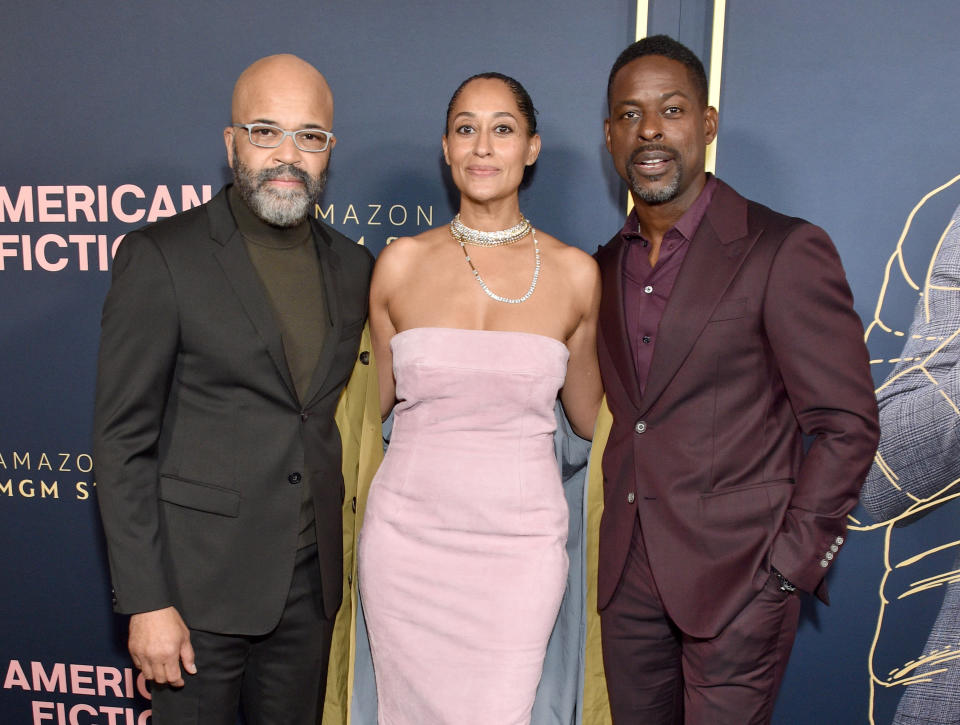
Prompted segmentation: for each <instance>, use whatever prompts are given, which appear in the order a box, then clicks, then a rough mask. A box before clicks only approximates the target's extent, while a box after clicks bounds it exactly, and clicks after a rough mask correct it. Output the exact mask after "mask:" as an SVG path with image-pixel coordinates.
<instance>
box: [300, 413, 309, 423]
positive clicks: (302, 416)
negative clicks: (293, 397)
mask: <svg viewBox="0 0 960 725" xmlns="http://www.w3.org/2000/svg"><path fill="white" fill-rule="evenodd" d="M309 417H310V414H309V413H308V412H307V411H305V410H301V411H300V420H302V421H303V422H304V423H306V422H307V418H309Z"/></svg>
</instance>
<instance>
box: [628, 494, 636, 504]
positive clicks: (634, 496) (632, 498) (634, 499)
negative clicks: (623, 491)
mask: <svg viewBox="0 0 960 725" xmlns="http://www.w3.org/2000/svg"><path fill="white" fill-rule="evenodd" d="M636 500H637V497H636V494H634V492H633V491H631V492H630V493H628V494H627V503H633V502H634V501H636Z"/></svg>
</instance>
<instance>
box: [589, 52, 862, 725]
mask: <svg viewBox="0 0 960 725" xmlns="http://www.w3.org/2000/svg"><path fill="white" fill-rule="evenodd" d="M607 95H608V102H609V111H610V117H609V118H608V119H607V120H606V121H605V123H604V128H605V132H606V142H607V149H608V150H609V151H610V154H611V156H612V157H613V162H614V165H615V166H616V169H617V172H618V173H619V174H620V176H621V177H622V178H623V179H624V180H625V181H626V182H627V184H628V185H629V187H630V193H631V195H632V197H633V202H634V205H635V206H634V210H633V212H632V213H631V214H630V215H629V217H628V218H627V222H626V224H625V225H624V227H623V229H622V230H621V231H620V232H618V233H617V234H616V236H614V237H613V239H611V240H610V242H609V243H608V244H606V245H604V246H603V247H601V248H600V249H599V250H598V251H597V254H596V258H597V261H598V262H599V264H600V268H601V270H602V275H603V302H602V305H601V312H600V335H599V355H600V367H601V372H602V374H603V382H604V387H605V388H606V391H607V402H608V405H609V407H610V410H611V412H612V413H613V427H612V429H611V432H610V437H609V441H608V443H607V447H606V450H605V452H604V455H603V474H604V512H603V519H602V522H601V526H600V568H599V581H598V597H597V600H598V606H599V608H600V610H601V611H600V616H601V629H602V641H603V659H604V669H605V672H606V677H607V688H608V692H609V695H610V704H611V709H612V712H613V718H614V722H615V723H617V725H624V724H632V723H637V724H642V725H656V724H658V723H687V724H688V725H690V724H693V723H697V724H702V725H724V724H729V725H745V724H746V723H766V722H769V721H770V717H771V713H772V710H773V702H774V699H775V697H776V693H777V690H778V688H779V685H780V681H781V679H782V676H783V672H784V669H785V667H786V663H787V658H788V657H789V654H790V649H791V647H792V645H793V639H794V635H795V633H796V629H797V622H798V617H799V612H800V600H799V596H798V593H796V592H797V591H802V592H810V593H816V594H817V595H818V596H819V597H820V598H821V599H822V600H823V601H826V600H827V596H826V586H825V584H824V575H825V574H826V573H827V572H828V571H829V569H830V566H831V564H832V563H833V562H834V561H835V559H836V555H837V553H838V552H839V550H840V548H841V547H842V546H843V543H844V537H845V535H846V526H845V517H846V514H847V512H848V511H850V509H851V508H853V506H854V504H855V503H856V501H857V493H858V491H859V489H860V485H861V483H862V482H863V479H864V476H865V475H866V472H867V469H868V468H869V466H870V462H871V460H872V458H873V454H874V450H875V448H876V444H877V435H878V426H877V418H876V415H877V411H876V402H875V400H874V396H873V383H872V381H871V378H870V371H869V364H868V358H867V351H866V348H865V346H864V344H863V328H862V326H861V323H860V319H859V318H858V317H857V314H856V313H855V312H854V310H853V306H852V297H851V294H850V290H849V287H848V286H847V283H846V279H845V277H844V273H843V268H842V267H841V265H840V259H839V257H838V256H837V252H836V250H835V249H834V246H833V244H832V243H831V241H830V239H829V237H827V235H826V234H825V233H824V232H823V230H821V229H819V228H817V227H815V226H813V225H811V224H809V223H807V222H805V221H803V220H801V219H793V218H788V217H785V216H783V215H781V214H777V213H776V212H773V211H771V210H770V209H767V208H766V207H763V206H761V205H759V204H756V203H754V202H752V201H748V200H747V199H744V198H743V197H741V196H740V195H739V194H737V193H736V192H735V191H734V190H733V189H731V188H730V187H729V186H727V185H726V184H724V183H723V182H722V181H720V180H719V179H717V178H716V177H714V176H712V175H709V174H706V173H705V172H704V156H705V153H706V146H707V144H709V143H710V142H711V141H712V140H713V139H714V137H715V136H716V133H717V111H716V109H714V108H712V107H709V106H708V105H707V82H706V77H705V75H704V71H703V65H702V64H701V63H700V61H699V60H698V59H697V57H696V56H695V55H694V54H693V53H692V52H691V51H690V50H689V49H687V48H686V47H684V46H683V45H681V44H680V43H678V42H676V41H674V40H672V39H671V38H668V37H666V36H654V37H650V38H646V39H644V40H641V41H639V42H637V43H634V44H633V45H631V46H630V47H628V48H627V49H626V50H625V51H624V52H623V53H621V55H620V57H619V58H618V59H617V61H616V63H614V66H613V69H612V70H611V72H610V80H609V85H608V91H607ZM804 436H808V437H809V438H810V439H812V442H811V443H810V445H809V448H808V449H807V450H806V452H805V451H804V441H803V437H804Z"/></svg>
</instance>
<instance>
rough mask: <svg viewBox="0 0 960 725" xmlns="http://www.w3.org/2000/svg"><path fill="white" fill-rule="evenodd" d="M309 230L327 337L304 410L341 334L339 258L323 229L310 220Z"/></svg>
mask: <svg viewBox="0 0 960 725" xmlns="http://www.w3.org/2000/svg"><path fill="white" fill-rule="evenodd" d="M311 226H312V227H313V241H314V244H315V246H316V248H317V255H318V256H319V257H320V274H321V275H322V276H323V295H324V300H323V303H324V307H325V308H326V310H327V316H326V319H324V320H322V321H321V324H326V325H327V334H326V335H325V336H324V338H323V349H322V350H321V351H320V359H319V360H318V361H317V367H316V369H314V371H313V377H312V378H311V380H310V388H309V389H308V390H307V395H306V396H305V407H306V406H309V405H311V404H313V402H314V399H315V398H316V397H317V396H318V395H319V394H320V393H321V391H322V389H323V384H324V382H326V379H327V374H328V373H329V372H330V365H331V364H332V363H333V358H334V356H335V354H336V351H337V345H338V344H339V342H340V335H341V334H342V332H343V310H342V302H343V300H342V296H341V294H340V274H341V269H340V257H339V255H338V254H337V253H336V252H335V251H333V247H332V246H331V243H330V239H329V237H328V236H327V233H326V231H325V230H324V229H323V227H322V226H320V225H319V224H315V223H312V220H311Z"/></svg>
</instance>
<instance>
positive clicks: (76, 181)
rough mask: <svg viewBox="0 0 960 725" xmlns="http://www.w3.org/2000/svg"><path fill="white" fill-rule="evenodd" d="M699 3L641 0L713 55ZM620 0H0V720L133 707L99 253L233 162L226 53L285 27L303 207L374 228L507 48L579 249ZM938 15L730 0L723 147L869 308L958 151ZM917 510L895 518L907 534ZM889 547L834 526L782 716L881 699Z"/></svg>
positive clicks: (930, 208) (231, 73)
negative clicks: (328, 111) (814, 227)
mask: <svg viewBox="0 0 960 725" xmlns="http://www.w3.org/2000/svg"><path fill="white" fill-rule="evenodd" d="M712 9H713V3H712V2H710V1H709V0H652V2H651V4H650V29H651V31H652V32H667V33H670V34H672V35H675V36H678V37H680V39H681V40H683V41H684V42H686V43H688V44H689V45H690V46H691V47H692V48H694V50H696V51H698V52H700V53H702V54H704V56H706V54H707V53H708V52H709V48H710V41H711V29H712V28H711V21H710V16H711V13H712ZM635 12H636V11H635V3H634V2H632V1H631V2H628V1H627V0H619V1H615V0H609V1H605V2H593V3H589V4H586V3H573V2H566V3H554V2H546V1H537V2H528V3H513V2H507V1H506V0H490V1H489V2H486V3H482V4H453V3H449V2H441V1H440V0H419V1H418V2H416V3H413V2H409V3H400V4H385V3H374V2H356V1H354V2H319V1H313V2H310V1H307V0H291V1H290V2H286V3H282V4H263V3H253V2H248V1H247V0H240V1H239V2H225V1H223V0H220V1H217V2H207V3H186V2H168V3H154V2H140V3H129V2H121V1H118V0H112V1H105V2H99V3H82V4H81V3H72V4H60V3H56V4H55V3H52V2H37V3H29V4H28V3H20V4H8V6H7V7H5V8H4V10H3V26H2V30H0V40H2V42H0V67H2V68H3V69H4V82H3V88H2V95H3V103H0V128H2V129H3V133H4V144H3V164H2V166H0V265H2V269H0V308H2V310H3V314H2V316H0V343H2V347H0V350H2V357H0V381H2V382H0V399H2V401H3V408H2V414H0V546H2V547H3V551H4V553H5V556H4V557H3V559H2V563H0V576H2V577H3V580H4V581H5V582H6V586H5V596H4V597H2V598H0V616H2V617H3V622H4V628H3V634H2V635H0V667H2V668H3V676H4V688H3V690H2V693H0V698H2V699H0V721H2V722H3V723H12V724H19V723H40V722H50V723H57V725H59V723H60V722H69V721H70V720H69V713H70V711H71V708H72V707H74V706H77V705H80V706H81V707H80V708H79V709H74V711H73V712H74V715H75V720H76V721H77V722H79V723H84V724H86V723H97V724H98V725H101V724H104V723H111V725H112V724H113V723H117V724H118V725H121V724H122V725H127V724H128V723H133V722H136V721H137V718H138V714H139V713H141V712H143V711H144V710H146V709H147V708H148V706H149V705H148V703H146V702H145V701H144V700H142V699H140V698H137V697H134V696H132V695H133V694H134V692H135V690H136V686H135V683H134V680H133V673H132V672H130V671H129V670H128V669H125V668H129V663H128V659H127V656H126V653H125V649H124V623H123V622H121V621H119V620H118V619H116V618H114V617H113V615H112V614H111V612H110V602H109V582H108V579H107V575H106V560H105V555H104V551H103V545H102V540H101V533H100V529H99V523H98V521H97V516H96V506H95V498H94V497H95V495H96V494H95V488H94V487H93V481H92V480H91V478H92V473H91V472H90V460H89V454H90V442H89V437H90V415H91V407H92V397H93V381H94V366H95V357H96V343H97V336H98V326H99V312H100V305H101V303H102V299H103V296H104V294H105V292H106V289H107V285H108V283H109V274H108V272H107V271H106V270H105V269H103V268H105V267H107V266H108V265H107V264H104V263H102V262H101V259H103V260H107V259H108V257H109V255H108V254H107V251H106V250H107V248H108V247H109V246H110V245H112V244H113V243H114V240H115V239H116V238H117V237H118V236H119V235H121V234H123V233H125V232H126V231H128V230H130V229H132V228H134V227H136V226H138V225H139V224H141V223H143V221H145V219H146V218H147V216H148V215H149V213H150V210H151V207H153V211H154V213H158V214H161V215H163V214H167V213H169V212H170V211H172V210H174V209H176V210H179V209H180V208H182V206H183V204H182V197H183V188H182V187H184V186H186V187H187V196H188V197H190V196H191V195H195V196H198V197H203V196H205V195H208V194H209V193H210V192H211V191H212V192H214V193H215V192H216V190H217V189H218V188H219V186H220V185H221V184H222V183H223V182H224V181H225V180H226V179H227V178H228V170H227V167H226V164H225V159H224V150H223V145H222V141H221V129H222V127H223V125H224V124H225V123H226V122H227V121H228V120H229V99H230V93H231V89H232V85H233V82H234V80H235V78H236V76H237V74H238V73H239V72H240V71H241V70H242V69H243V68H244V67H245V66H246V65H248V64H249V63H250V62H252V61H253V60H255V59H256V58H258V57H261V56H263V55H267V54H270V53H275V52H281V51H286V52H293V53H296V54H298V55H300V56H302V57H304V58H305V59H307V60H309V61H310V62H312V63H314V64H315V65H316V66H317V67H318V68H320V69H321V70H322V71H323V72H324V73H325V74H326V76H327V78H328V79H329V81H330V83H331V86H332V87H333V90H334V94H335V97H336V121H335V131H336V133H337V137H338V144H337V148H336V151H335V153H334V155H333V159H332V167H331V169H332V170H331V175H330V181H329V184H328V191H327V192H326V194H325V197H324V200H323V203H322V204H321V209H322V210H323V213H324V214H325V215H326V216H327V218H328V221H331V222H332V223H333V225H334V226H336V227H337V228H338V229H340V230H341V231H343V232H344V233H346V234H348V235H350V236H352V237H354V238H360V237H363V239H364V242H365V243H366V244H367V245H368V246H369V247H370V248H371V249H372V250H373V251H374V252H378V251H379V250H380V249H382V248H383V246H384V244H385V243H386V240H387V238H388V237H390V236H399V235H402V234H410V233H415V232H417V231H419V230H421V229H423V228H424V227H425V226H427V225H436V224H441V223H444V222H445V221H447V220H448V219H449V218H450V216H451V214H452V211H453V209H452V207H451V198H450V196H449V192H448V186H447V185H445V182H444V170H443V164H442V159H441V156H440V147H439V138H440V134H441V133H442V130H443V117H444V110H445V108H446V103H447V100H448V97H449V94H450V93H451V92H452V90H453V89H454V88H455V87H456V85H457V84H458V83H459V82H460V81H461V80H462V79H463V78H465V77H466V76H468V75H471V74H473V73H476V72H479V71H485V70H498V71H501V72H505V73H508V74H510V75H514V76H516V77H517V78H519V79H520V80H521V81H522V82H523V83H524V84H525V85H526V86H527V88H528V90H529V91H530V92H531V94H532V96H533V98H534V102H535V103H536V105H537V108H538V109H539V111H540V116H539V119H540V124H541V133H542V136H543V153H542V154H541V157H540V161H539V163H538V164H537V169H536V172H535V174H534V178H533V183H532V184H531V186H530V187H529V188H528V189H527V190H526V191H524V192H523V196H522V205H523V208H524V211H525V213H526V214H527V216H529V217H530V218H531V219H532V220H533V221H534V223H535V224H537V225H538V226H541V227H543V228H544V229H546V230H548V231H550V232H551V233H553V234H556V235H557V236H559V237H560V238H562V239H565V240H567V241H569V242H572V243H575V244H578V245H579V246H581V247H583V248H584V249H586V250H588V251H591V252H592V251H593V250H594V249H595V248H596V245H597V243H598V242H600V241H602V240H606V239H607V238H609V236H610V235H611V234H612V233H613V232H614V231H615V230H616V229H617V228H618V227H619V226H620V224H621V223H622V216H623V203H624V196H625V195H624V191H623V188H622V186H621V184H620V183H619V180H618V179H617V177H616V175H615V174H614V172H613V170H612V167H611V165H610V163H609V161H608V159H607V154H606V151H605V150H604V148H603V138H602V119H603V117H604V111H605V105H604V89H605V84H606V75H607V72H608V69H609V66H610V64H611V63H612V61H613V59H614V58H615V57H616V55H617V53H618V52H619V51H620V50H621V49H622V48H623V47H624V46H626V45H627V44H628V43H629V42H631V41H632V40H633V37H634V20H635ZM958 20H960V9H958V6H957V4H956V2H955V0H926V1H925V2H924V3H914V4H910V5H909V6H908V5H905V4H902V3H897V2H888V3H877V2H873V1H868V0H834V1H833V2H830V3H813V4H810V3H807V4H797V3H786V2H768V1H767V0H729V2H728V4H727V11H726V38H725V40H724V55H723V93H722V96H721V103H720V119H721V123H720V137H719V147H718V173H719V174H720V175H721V176H723V177H724V178H725V179H726V180H727V181H729V182H731V183H732V184H733V185H734V186H735V187H737V188H738V189H739V190H740V191H741V192H743V193H745V194H747V195H748V196H751V197H753V198H756V199H758V200H760V201H762V202H764V203H766V204H768V205H770V206H773V207H775V208H777V209H779V210H783V211H786V212H789V213H792V214H797V215H801V216H805V217H807V218H810V219H812V220H813V221H815V222H817V223H819V224H821V225H822V226H824V227H825V228H826V229H827V230H828V231H829V232H830V233H831V234H832V235H833V237H834V239H835V241H836V243H837V246H838V248H839V249H840V252H841V255H842V257H843V259H844V262H845V265H846V267H847V271H848V276H849V278H850V281H851V284H852V286H853V289H854V293H855V296H856V304H857V309H858V311H859V312H860V313H861V315H862V316H863V317H864V319H865V321H868V322H869V320H870V319H872V317H873V314H874V307H875V305H876V302H877V296H878V293H879V291H880V285H881V281H882V276H883V270H884V266H885V264H886V260H887V258H888V256H889V255H890V253H891V252H892V251H893V248H894V245H895V243H896V241H897V238H898V236H899V233H900V230H901V227H902V225H903V222H904V220H905V218H906V216H907V214H908V213H909V212H910V210H911V209H912V208H913V206H914V205H915V204H916V203H917V202H918V201H919V199H920V198H921V197H922V196H923V195H924V194H925V193H926V192H928V191H929V190H931V189H933V188H934V187H936V186H938V185H940V184H942V183H944V182H945V181H947V180H949V179H951V178H953V177H954V176H955V175H956V174H958V173H960V159H958V157H957V154H956V153H955V152H953V151H951V150H950V149H951V148H952V146H951V145H950V143H951V141H952V136H951V134H950V131H952V128H950V126H952V125H953V124H952V123H951V119H955V118H956V117H957V115H958V111H960V101H958V100H957V98H956V95H955V94H950V93H949V91H948V89H947V85H948V84H945V83H944V80H945V79H948V78H951V77H952V75H953V72H954V71H955V69H956V68H958V67H960V50H958V48H957V46H956V44H955V43H952V42H950V41H951V40H952V38H951V37H950V34H951V32H953V31H954V29H955V28H956V27H957V21H958ZM125 185H130V186H125ZM101 187H102V189H101ZM957 187H960V184H958V185H957ZM140 197H143V198H140ZM958 202H960V188H956V189H955V188H954V187H951V188H950V189H948V190H946V191H944V192H943V193H941V194H939V195H937V196H936V197H934V199H932V200H931V201H930V202H929V203H928V204H927V205H926V206H925V207H924V208H923V210H922V211H921V213H920V214H918V216H917V220H916V222H915V224H914V228H913V229H912V231H911V236H910V242H911V244H910V245H909V250H908V254H909V255H910V258H911V259H912V260H913V261H914V262H915V264H916V265H917V266H918V267H925V264H926V259H927V258H928V257H929V255H930V251H931V250H932V247H933V245H934V243H935V242H936V239H937V237H938V236H939V234H940V232H941V231H942V229H943V226H944V225H945V224H946V222H947V220H948V219H949V216H950V212H951V211H952V209H953V207H954V206H956V204H957V203H958ZM88 215H89V216H91V217H92V220H91V219H88ZM138 217H142V218H141V220H140V221H133V219H134V218H138ZM90 235H92V236H90ZM98 235H102V236H103V238H102V239H100V238H99V237H98ZM25 248H26V249H28V250H29V254H26V253H25V252H24V249H25ZM54 270H55V271H54ZM892 287H895V289H891V291H890V292H889V293H888V297H887V299H886V301H885V308H884V309H885V310H887V316H888V317H889V318H890V319H893V318H895V317H897V316H899V318H901V323H900V324H901V325H902V326H903V327H901V329H904V327H905V325H906V324H907V323H908V322H909V318H910V311H911V310H912V306H913V303H914V301H915V299H916V293H915V292H914V291H913V290H911V289H910V288H909V286H908V285H906V284H898V285H892ZM901 343H902V339H901V338H897V337H895V336H893V335H886V336H884V335H877V336H875V337H873V338H872V339H871V348H872V352H873V357H875V358H877V359H879V360H886V359H889V358H890V357H894V356H895V355H896V354H897V353H898V352H899V349H900V345H901ZM882 370H886V367H885V366H884V365H883V364H878V365H877V371H878V375H881V376H882V373H881V371H882ZM878 379H879V378H878ZM955 514H956V512H955V510H949V509H945V510H943V511H941V512H939V516H938V517H936V518H934V517H931V520H930V522H929V524H930V527H933V529H934V531H935V533H934V534H933V536H934V538H937V536H939V538H940V540H945V539H943V533H944V532H949V531H950V530H953V529H955V528H956V527H955V525H953V521H955V518H954V517H955ZM858 515H859V514H858ZM864 520H865V519H864ZM930 535H931V534H930V533H929V531H919V530H918V531H916V532H908V536H909V537H913V538H915V539H916V541H912V542H911V543H912V545H914V546H915V547H917V548H923V547H924V546H925V545H926V544H925V540H926V538H927V537H928V536H930ZM882 555H883V532H882V531H871V532H863V533H854V534H853V535H852V536H851V543H850V545H849V546H846V547H844V556H843V558H842V560H841V561H840V563H839V564H838V566H837V567H836V568H837V569H838V571H836V572H834V573H833V576H832V582H831V585H832V598H833V601H834V604H833V605H832V606H831V607H830V608H829V609H827V608H823V607H819V606H818V607H813V606H812V605H811V606H810V607H809V608H808V609H806V610H805V616H804V620H803V624H802V628H801V633H800V636H799V638H798V642H797V646H796V650H795V655H794V657H793V660H792V661H791V665H790V668H789V670H788V673H787V679H786V682H785V685H784V690H783V694H782V696H781V699H780V702H779V704H778V708H777V715H776V722H777V723H781V724H784V725H785V724H787V723H808V722H809V723H813V722H816V723H842V724H846V723H862V722H870V721H871V719H872V718H874V716H873V715H871V712H872V710H875V713H876V715H875V721H876V722H878V723H882V722H889V719H890V716H891V713H892V709H893V707H894V706H895V701H896V697H897V696H898V695H899V692H897V691H896V690H894V691H890V692H888V691H886V690H885V689H883V688H881V689H880V690H879V691H878V692H877V696H876V702H875V706H872V705H871V703H870V692H871V687H870V682H869V677H868V658H869V650H870V643H871V640H872V637H873V632H874V628H875V626H876V621H877V612H878V604H879V599H878V586H879V579H880V576H881V574H882V558H881V557H882ZM937 604H938V603H937V602H936V601H933V600H931V601H929V602H928V603H927V606H926V607H925V608H923V609H922V611H921V612H920V613H919V614H917V615H916V616H912V617H911V618H910V620H909V621H908V622H902V623H898V624H896V625H895V626H894V625H890V622H887V623H886V624H887V625H890V627H889V628H888V629H889V631H888V633H887V636H888V638H889V639H888V640H886V641H885V642H886V644H885V648H886V649H885V652H886V651H891V652H893V651H895V650H896V651H897V652H898V653H897V654H896V655H894V654H891V655H890V656H891V657H901V659H903V658H906V657H908V656H909V653H910V652H913V653H915V654H916V653H919V648H920V646H921V645H922V642H923V639H924V636H925V633H926V631H927V629H928V628H929V624H930V621H932V617H933V614H934V613H935V612H936V608H937ZM32 663H34V664H32ZM60 712H63V713H64V716H62V717H61V715H60V714H59V713H60Z"/></svg>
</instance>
